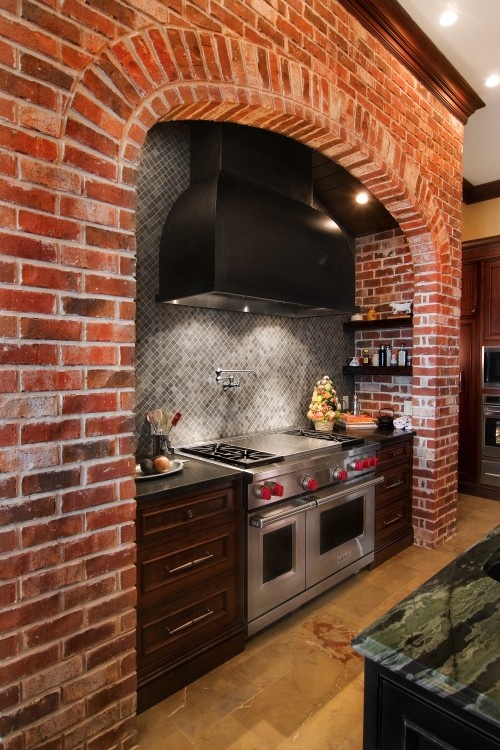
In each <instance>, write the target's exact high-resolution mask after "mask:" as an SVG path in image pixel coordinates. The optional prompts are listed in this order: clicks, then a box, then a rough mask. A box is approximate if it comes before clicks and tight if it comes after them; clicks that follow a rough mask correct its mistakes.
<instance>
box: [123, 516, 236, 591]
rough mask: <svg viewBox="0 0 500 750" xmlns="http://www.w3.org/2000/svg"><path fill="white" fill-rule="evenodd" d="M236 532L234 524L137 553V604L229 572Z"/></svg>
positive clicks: (232, 563)
mask: <svg viewBox="0 0 500 750" xmlns="http://www.w3.org/2000/svg"><path fill="white" fill-rule="evenodd" d="M237 530H238V529H237V526H236V524H234V523H230V524H225V525H224V526H216V527H214V528H212V529H207V530H205V531H200V532H198V533H196V534H190V535H189V537H187V538H185V537H182V538H181V539H175V540H172V541H169V542H164V543H163V544H160V545H157V546H155V547H148V548H146V549H145V550H140V551H139V556H138V557H139V559H138V561H137V581H138V589H139V591H138V594H139V604H141V605H142V604H145V603H147V602H149V601H152V600H153V599H158V598H159V597H161V596H166V595H168V594H173V593H174V592H175V591H178V590H179V589H181V588H186V587H187V586H192V585H193V584H194V583H198V582H200V581H204V580H206V579H207V578H215V577H216V576H218V575H221V574H222V573H228V572H230V571H231V570H233V569H234V568H235V567H236V562H237Z"/></svg>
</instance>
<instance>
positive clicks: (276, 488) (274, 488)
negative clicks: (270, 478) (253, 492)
mask: <svg viewBox="0 0 500 750" xmlns="http://www.w3.org/2000/svg"><path fill="white" fill-rule="evenodd" d="M268 487H269V488H270V490H271V495H274V496H275V497H283V492H284V491H285V488H284V487H283V485H282V484H278V482H268Z"/></svg>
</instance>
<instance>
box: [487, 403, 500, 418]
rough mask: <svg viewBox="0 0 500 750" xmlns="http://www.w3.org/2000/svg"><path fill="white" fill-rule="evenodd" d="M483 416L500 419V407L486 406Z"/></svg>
mask: <svg viewBox="0 0 500 750" xmlns="http://www.w3.org/2000/svg"><path fill="white" fill-rule="evenodd" d="M483 414H484V416H485V417H500V406H490V405H489V404H488V406H484V407H483Z"/></svg>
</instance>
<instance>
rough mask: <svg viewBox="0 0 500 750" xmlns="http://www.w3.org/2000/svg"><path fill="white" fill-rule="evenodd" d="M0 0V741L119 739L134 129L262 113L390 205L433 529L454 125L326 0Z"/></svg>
mask: <svg viewBox="0 0 500 750" xmlns="http://www.w3.org/2000/svg"><path fill="white" fill-rule="evenodd" d="M14 5H15V4H13V3H11V4H10V7H9V8H8V9H6V11H5V13H6V16H7V17H8V18H7V20H6V21H5V22H4V25H3V26H2V35H3V38H4V39H6V40H7V42H6V44H5V46H4V47H3V48H2V49H3V53H2V54H3V62H2V66H3V67H2V70H3V72H4V78H3V79H2V81H3V83H2V85H3V87H4V88H5V92H6V97H5V99H4V101H3V105H2V106H3V109H2V116H3V117H4V118H5V119H4V120H3V121H2V124H1V126H0V138H1V140H0V148H2V154H1V156H2V161H1V168H2V170H3V172H2V175H3V178H2V187H3V188H4V190H3V197H4V200H3V203H2V206H1V208H2V217H3V220H4V227H3V230H2V239H3V251H4V256H5V262H3V263H2V268H1V279H0V283H1V284H2V287H3V289H2V300H3V306H4V309H5V311H6V313H7V314H6V315H5V317H4V320H3V322H2V326H3V327H2V334H3V336H4V339H5V340H6V343H3V344H2V355H3V363H2V365H3V369H2V372H1V373H0V375H1V381H0V382H1V386H2V391H3V393H2V395H1V396H0V403H1V405H2V420H3V422H4V424H2V432H1V438H2V444H1V446H0V469H1V470H2V472H3V475H2V476H1V477H0V492H1V498H2V503H1V505H0V521H1V525H2V535H1V539H2V550H3V552H2V554H3V555H4V557H5V560H2V563H3V566H2V570H3V573H4V577H5V579H6V582H5V584H3V585H2V591H1V593H2V597H3V598H2V602H3V604H4V605H5V610H6V611H5V613H2V621H1V627H2V630H3V631H4V632H5V634H6V638H5V639H4V646H3V651H2V655H3V658H4V661H5V665H2V670H3V671H2V684H3V686H4V690H3V699H2V700H3V703H2V711H3V715H2V721H3V723H2V728H3V729H2V736H3V738H4V744H5V747H6V748H9V749H12V750H14V748H15V747H20V746H23V747H39V746H42V745H43V746H47V747H48V746H49V744H50V745H51V747H56V746H57V747H59V746H63V744H64V746H65V747H66V746H67V747H87V748H90V747H95V748H97V747H120V748H122V749H123V748H125V747H127V748H130V749H131V748H132V747H133V746H134V742H135V735H134V731H135V730H134V698H135V694H134V646H135V632H134V626H135V622H134V609H133V606H134V589H133V587H134V581H135V570H134V566H133V561H134V559H133V555H134V546H133V536H134V515H135V503H134V494H135V486H134V482H133V480H132V479H131V477H132V474H133V468H134V458H133V455H132V454H133V449H134V441H133V430H134V421H133V409H134V381H133V375H134V317H135V310H134V295H135V280H134V263H135V237H134V207H135V184H136V175H137V167H138V164H139V161H140V154H141V146H142V143H143V142H144V138H145V137H146V134H147V132H148V130H149V129H150V128H151V127H152V125H154V124H155V123H156V122H159V121H161V120H167V119H194V118H209V119H224V120H230V121H232V122H239V123H242V124H248V125H254V126H258V127H265V128H269V129H272V130H276V131H277V132H281V133H284V134H286V135H289V136H291V137H294V138H297V139H298V140H301V141H303V142H304V143H306V144H308V145H310V146H313V147H314V148H317V149H318V150H320V151H322V152H323V153H325V154H326V155H328V156H329V157H330V158H332V159H333V160H334V161H336V162H338V163H339V164H341V165H342V166H343V167H345V168H346V169H348V170H349V171H351V172H353V173H354V174H356V176H357V177H359V179H361V181H362V182H364V184H365V185H366V186H367V187H368V188H369V189H370V190H371V191H372V192H373V193H374V194H375V195H376V196H377V197H378V198H379V199H380V200H381V201H382V202H383V203H384V204H385V205H386V207H387V208H388V209H389V211H390V212H391V213H392V214H393V216H394V217H395V218H396V219H397V220H398V222H399V224H400V226H401V228H402V229H403V231H404V232H405V235H406V237H407V241H408V243H409V244H410V246H411V248H412V255H413V265H414V272H415V324H416V325H415V332H414V353H415V354H416V357H415V377H414V383H413V403H414V408H415V409H416V413H417V418H418V449H417V455H416V461H415V498H416V507H415V521H416V524H417V526H418V537H419V540H420V543H422V544H423V543H425V544H428V545H429V546H432V545H435V544H437V543H438V542H439V541H440V540H441V539H443V538H444V537H445V536H446V535H448V534H449V533H451V532H452V530H453V525H454V520H455V497H456V479H455V477H456V471H455V469H456V467H455V461H456V443H457V441H456V425H457V407H456V398H457V383H456V375H457V374H458V299H459V286H460V243H459V229H458V227H459V224H460V189H461V171H460V166H461V163H460V160H461V144H462V135H463V128H462V126H461V125H460V123H458V122H457V121H456V120H454V118H453V116H451V115H450V114H449V113H448V112H447V111H446V110H445V108H444V107H443V106H442V105H441V104H440V103H439V102H438V101H437V100H436V101H435V100H433V98H432V96H430V95H429V92H427V91H426V90H424V89H423V88H422V87H421V86H420V85H419V84H417V83H416V81H415V80H414V79H413V78H412V76H411V75H410V74H409V73H408V72H407V71H406V70H405V69H403V68H402V66H400V65H399V63H397V61H396V60H395V59H393V58H391V57H390V55H389V53H388V52H387V51H385V50H384V49H382V47H381V46H380V45H379V44H378V43H377V42H376V40H375V39H374V38H372V37H370V36H369V35H368V34H367V32H366V31H364V30H363V29H362V28H361V27H360V25H359V24H358V23H357V22H356V21H355V20H354V19H353V17H352V16H350V15H349V14H348V13H347V12H346V11H345V10H344V9H343V8H342V7H341V6H340V4H339V3H336V2H335V0H332V5H331V7H330V8H329V9H328V12H327V11H326V8H324V7H322V10H323V11H324V13H323V15H322V16H320V15H319V14H317V13H315V11H314V9H312V8H311V7H310V4H309V3H307V2H304V3H303V4H302V7H300V3H280V4H277V5H278V6H279V8H275V7H271V6H272V5H273V4H270V3H263V4H261V6H262V7H261V9H260V10H256V9H255V8H252V9H250V6H249V4H248V3H244V2H241V3H239V2H238V0H231V3H224V2H221V3H217V4H214V8H213V9H212V10H213V13H214V16H213V17H212V16H210V15H208V14H207V13H204V12H203V11H202V10H200V8H199V4H198V3H192V2H191V0H183V2H182V3H178V4H176V3H175V2H169V3H168V4H164V3H162V2H148V3H145V2H144V1H143V0H113V2H108V3H93V2H92V0H88V2H86V3H70V4H64V5H65V7H64V10H62V9H61V8H59V7H58V9H54V8H51V7H49V5H44V7H43V10H42V8H41V6H40V7H38V6H35V5H33V4H31V5H30V4H27V5H26V8H24V7H23V12H25V13H26V14H27V15H22V16H20V15H17V9H16V8H14ZM66 5H68V7H71V11H67V8H66ZM143 6H147V10H144V9H143ZM174 6H175V7H174ZM229 6H230V7H229ZM69 12H71V14H72V15H71V16H70V15H68V13H69ZM285 16H286V17H285ZM19 48H21V50H19ZM21 61H22V64H21ZM9 66H10V67H11V69H9V70H8V68H9ZM16 66H17V67H16ZM13 71H15V73H13ZM6 123H7V124H6ZM4 563H5V564H4Z"/></svg>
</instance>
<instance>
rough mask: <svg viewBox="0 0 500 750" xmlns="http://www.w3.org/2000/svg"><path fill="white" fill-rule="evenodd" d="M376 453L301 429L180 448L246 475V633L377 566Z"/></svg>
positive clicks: (346, 438) (353, 441)
mask: <svg viewBox="0 0 500 750" xmlns="http://www.w3.org/2000/svg"><path fill="white" fill-rule="evenodd" d="M378 447H379V445H378V443H374V442H369V441H365V440H364V439H363V438H359V437H354V436H351V435H338V434H336V433H320V432H314V431H309V430H301V429H293V430H287V431H283V432H273V433H266V434H263V435H253V436H242V437H238V438H231V440H230V441H221V442H212V443H207V444H197V445H192V446H186V447H182V448H178V449H176V450H177V452H178V453H182V454H185V455H192V456H196V457H197V458H201V459H203V460H207V461H217V462H219V463H223V464H225V465H227V466H231V467H232V468H235V467H236V468H241V469H242V470H243V471H244V472H245V474H246V475H247V479H248V490H247V495H246V510H247V524H246V530H247V533H246V621H247V633H248V635H253V634H254V633H257V632H258V631H259V630H262V628H264V627H266V626H267V625H269V624H271V623H272V622H274V621H276V620H277V619H279V618H280V617H282V616H283V615H285V614H287V613H289V612H291V611H293V610H295V609H297V607H299V606H301V605H303V604H304V603H305V602H307V601H309V600H310V599H312V598H313V597H315V596H317V595H318V594H320V593H322V592H323V591H326V590H327V589H329V588H331V587H332V586H333V585H335V584H337V583H339V582H340V581H342V580H343V579H344V578H347V577H348V576H350V575H352V574H354V573H357V572H358V571H359V570H361V568H363V567H366V566H367V565H369V563H371V562H372V561H373V548H374V515H375V490H374V487H375V485H376V484H377V483H378V482H381V481H383V478H382V477H375V467H376V464H377V458H376V451H377V448H378Z"/></svg>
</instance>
